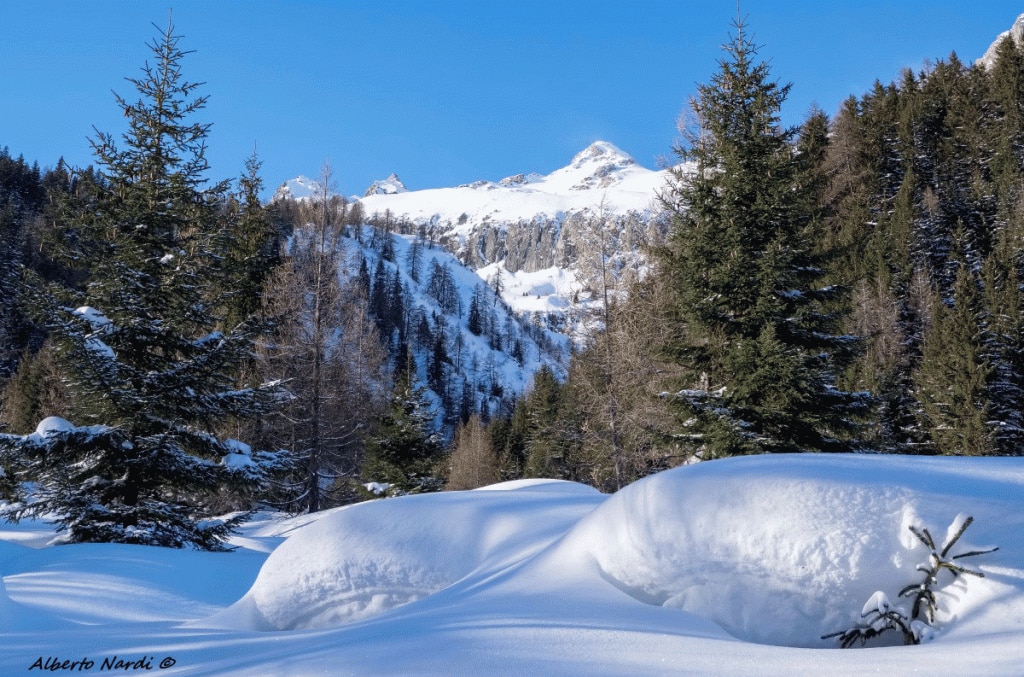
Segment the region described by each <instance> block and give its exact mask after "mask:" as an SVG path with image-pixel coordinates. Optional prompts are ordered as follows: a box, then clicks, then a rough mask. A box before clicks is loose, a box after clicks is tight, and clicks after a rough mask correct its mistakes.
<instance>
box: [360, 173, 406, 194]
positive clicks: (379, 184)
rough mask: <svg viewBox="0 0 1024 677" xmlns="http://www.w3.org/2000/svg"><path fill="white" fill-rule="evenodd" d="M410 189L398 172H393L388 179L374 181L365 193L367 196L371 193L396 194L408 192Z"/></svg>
mask: <svg viewBox="0 0 1024 677" xmlns="http://www.w3.org/2000/svg"><path fill="white" fill-rule="evenodd" d="M408 190H409V189H408V188H406V187H405V184H404V183H402V180H401V179H399V178H398V174H394V173H393V174H391V176H389V177H388V178H386V179H381V180H379V181H374V182H373V184H372V185H371V186H370V187H369V188H367V189H366V192H365V193H364V194H363V195H364V196H367V197H368V196H370V195H395V194H397V193H405V192H408Z"/></svg>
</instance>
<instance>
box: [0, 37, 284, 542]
mask: <svg viewBox="0 0 1024 677" xmlns="http://www.w3.org/2000/svg"><path fill="white" fill-rule="evenodd" d="M179 44H180V36H178V35H175V33H174V29H173V26H172V25H168V27H167V29H166V30H164V31H161V32H160V34H159V36H158V37H157V38H156V39H155V40H154V41H153V42H152V43H150V48H151V50H152V53H153V58H154V61H153V63H147V64H146V65H145V66H144V68H143V71H142V76H141V77H139V78H132V79H129V82H131V83H132V85H133V86H134V87H135V89H136V91H137V92H138V95H139V99H138V101H137V102H129V101H127V100H125V99H123V98H121V97H120V96H117V99H116V100H117V103H118V105H119V107H120V108H121V109H122V111H123V112H124V117H125V118H126V119H127V121H128V131H127V132H126V133H125V134H124V135H123V137H122V142H123V145H121V146H119V145H118V144H117V143H116V142H115V139H114V138H113V137H112V136H111V135H109V134H99V135H98V137H97V139H96V140H95V141H94V142H93V149H94V152H95V154H96V158H97V161H98V162H99V164H100V166H101V167H102V168H103V172H102V180H101V181H100V182H99V184H98V185H97V187H96V189H97V191H98V193H97V195H96V197H95V205H94V206H93V207H94V208H90V209H88V210H83V211H80V212H78V213H74V214H70V215H69V216H68V218H67V219H66V220H65V222H66V223H68V224H69V225H68V229H67V232H65V242H66V243H67V250H66V251H65V256H66V257H67V258H68V259H75V260H78V261H88V262H89V264H90V270H89V277H88V280H87V284H86V286H85V290H84V293H83V294H81V295H79V296H77V297H73V298H60V297H61V296H65V294H64V293H63V290H53V296H51V297H45V298H40V299H39V300H38V302H39V304H40V305H41V306H43V307H45V308H46V309H47V310H46V317H45V321H46V325H47V328H48V329H49V331H50V332H51V335H52V336H53V337H54V341H55V346H56V348H57V350H58V355H59V357H60V358H61V361H62V364H63V365H64V368H65V370H66V373H68V375H69V377H70V386H71V388H72V394H73V396H74V397H73V405H74V406H73V411H72V414H73V416H74V417H75V418H76V419H77V420H78V421H79V422H80V423H83V424H85V425H82V426H78V427H76V426H73V425H71V424H69V423H67V422H66V421H63V422H62V421H54V420H52V419H51V420H48V422H44V423H45V425H44V424H41V428H40V431H39V433H37V434H34V435H29V436H25V437H16V436H5V437H3V438H0V449H2V452H3V453H4V454H5V455H6V456H7V457H8V458H11V459H12V460H13V463H14V467H15V469H16V473H17V476H18V478H19V479H20V480H21V481H31V482H34V483H35V486H36V488H35V490H34V495H33V501H32V502H31V503H21V504H17V505H15V506H13V507H12V508H11V509H10V510H9V511H8V513H7V516H8V517H13V518H16V519H18V518H22V517H32V516H39V515H52V516H55V518H56V522H57V524H58V526H59V527H60V528H61V529H63V530H65V531H66V540H68V541H72V542H82V541H118V542H126V543H142V544H152V545H164V546H172V547H184V546H187V545H192V546H196V547H201V548H208V549H219V548H221V547H223V538H224V537H225V536H226V535H227V534H228V533H230V531H231V529H232V528H233V526H234V524H235V523H236V522H237V520H218V519H214V518H213V517H214V516H213V514H211V509H210V507H209V499H210V497H212V496H214V495H216V494H218V493H220V492H223V491H225V490H228V491H234V492H239V491H251V490H256V489H259V488H260V487H261V486H263V484H264V482H265V480H266V478H267V474H268V472H270V471H271V470H273V469H275V468H277V467H279V466H280V464H281V462H282V461H283V456H282V455H279V454H271V453H265V452H253V451H252V450H250V449H249V448H248V447H247V445H245V444H243V443H241V442H236V441H233V440H222V439H218V437H216V436H215V435H214V434H213V433H212V432H211V431H212V430H213V429H214V428H215V427H216V426H218V425H220V424H222V423H223V422H224V421H226V420H230V419H233V418H245V417H247V416H251V415H254V414H256V413H260V412H265V411H267V410H269V409H270V408H271V407H272V406H274V405H275V403H276V400H277V399H278V398H279V397H280V393H281V390H280V387H279V386H278V385H277V384H275V383H265V384H262V385H260V386H257V387H253V388H244V387H241V388H240V387H237V385H236V383H235V380H234V379H235V376H236V373H237V369H238V366H239V365H240V364H241V363H242V362H243V361H245V360H247V359H248V358H249V356H250V355H251V350H252V344H253V339H254V330H253V327H252V326H251V325H249V324H248V323H245V322H243V323H242V324H240V325H238V326H236V327H233V328H226V329H224V330H223V331H221V330H219V329H218V324H219V318H218V317H217V315H216V314H215V307H214V301H213V300H212V298H211V297H212V294H211V293H210V292H211V291H212V289H213V287H214V285H215V284H216V283H217V282H218V281H219V280H220V279H222V278H221V273H220V269H219V266H220V264H221V262H222V261H223V260H224V252H223V251H222V250H219V249H218V247H217V244H218V237H217V236H218V234H219V233H220V232H221V231H222V227H221V225H220V219H221V218H222V214H223V205H224V203H225V201H226V193H227V190H228V184H227V182H219V183H216V184H214V185H212V186H206V179H205V178H204V175H205V172H206V170H207V163H206V159H205V141H206V136H207V132H208V129H209V125H207V124H201V123H198V122H194V121H192V117H193V116H194V114H196V113H197V112H199V111H200V110H201V109H202V108H203V107H204V105H205V103H206V97H204V96H195V95H194V90H195V88H196V87H197V85H196V84H195V83H192V82H189V81H187V80H185V79H184V78H183V76H182V73H181V62H182V59H183V57H184V56H185V54H186V52H184V51H182V49H181V47H180V46H179ZM54 297H58V298H54Z"/></svg>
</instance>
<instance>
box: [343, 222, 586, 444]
mask: <svg viewBox="0 0 1024 677" xmlns="http://www.w3.org/2000/svg"><path fill="white" fill-rule="evenodd" d="M356 231H357V233H356V237H355V238H345V240H344V244H343V246H344V248H345V249H346V251H347V252H349V253H350V254H351V253H355V254H356V257H355V258H352V257H351V256H349V257H345V259H346V262H345V263H344V264H343V266H342V269H341V270H340V271H339V273H340V274H341V275H342V276H343V277H347V278H352V277H354V276H355V275H357V274H358V273H357V271H358V269H359V268H360V267H361V265H360V262H361V261H365V266H366V268H365V270H366V272H367V273H369V274H371V275H372V277H373V279H372V288H371V290H370V291H371V298H372V294H373V293H374V292H376V290H377V285H379V284H383V285H385V287H386V288H389V289H393V288H394V287H395V286H396V285H398V286H400V287H401V290H402V291H401V298H402V303H403V305H404V318H403V322H402V325H403V327H404V328H405V329H404V330H402V331H404V332H405V334H406V336H407V340H408V344H409V346H410V347H411V349H412V351H413V357H414V358H415V367H416V376H417V381H418V382H419V383H421V384H423V385H424V386H426V387H427V388H428V390H429V391H430V393H431V399H432V401H433V404H434V405H436V406H437V414H438V417H439V418H438V423H439V424H444V425H449V424H451V422H452V421H453V420H454V419H455V418H456V417H457V415H458V414H459V413H460V411H461V413H463V414H472V413H482V414H483V415H484V416H485V418H486V417H489V416H493V415H495V414H497V413H498V412H499V411H501V410H502V409H503V407H504V406H507V405H509V404H510V403H511V402H512V401H514V400H515V399H516V398H517V397H518V396H519V395H521V394H522V393H523V392H524V391H525V390H526V389H527V387H528V386H529V384H530V383H531V382H532V380H533V375H534V373H536V372H537V370H538V369H540V368H541V367H542V366H546V367H547V368H549V369H551V370H552V371H553V372H554V373H555V374H558V375H562V374H564V365H565V362H566V360H567V357H568V352H569V345H568V341H567V339H566V337H565V336H564V335H561V334H558V333H554V332H550V331H547V330H546V329H544V328H542V327H540V326H538V325H537V324H535V323H531V322H528V321H527V320H526V319H524V318H523V316H522V315H521V314H519V313H516V312H514V311H513V309H512V308H510V307H509V306H508V305H507V304H505V303H503V302H501V300H500V299H497V298H496V297H495V293H494V290H493V289H492V288H491V287H490V286H488V283H487V281H485V280H484V279H482V278H481V277H480V275H479V274H478V273H476V272H474V271H472V270H469V269H467V268H466V267H465V266H463V265H462V264H460V263H459V261H458V260H457V259H456V258H455V257H454V256H453V255H452V254H451V253H449V252H447V251H445V250H443V249H441V248H439V247H436V246H431V245H430V244H429V243H427V244H425V243H424V241H423V240H421V239H419V238H417V237H416V236H413V235H397V234H392V235H391V236H390V238H391V243H390V245H389V246H387V247H385V248H384V249H386V251H387V252H388V253H387V254H382V252H381V251H379V250H378V249H377V248H376V247H375V243H374V240H375V238H374V236H373V235H372V234H371V233H369V232H368V231H369V229H368V228H365V227H361V228H358V229H356ZM492 284H493V281H492ZM371 305H372V301H371ZM399 334H401V331H400V330H397V329H396V330H394V335H392V336H386V337H385V338H386V340H387V341H388V343H389V344H394V343H395V340H396V339H397V335H399ZM432 373H433V374H434V375H435V376H434V377H433V378H432V377H431V374H432Z"/></svg>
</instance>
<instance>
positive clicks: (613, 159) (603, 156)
mask: <svg viewBox="0 0 1024 677" xmlns="http://www.w3.org/2000/svg"><path fill="white" fill-rule="evenodd" d="M586 164H599V165H614V166H616V167H619V168H621V167H628V166H630V165H635V164H636V160H634V159H633V156H631V155H630V154H629V153H627V152H626V151H624V150H621V149H620V148H619V147H618V146H616V145H615V144H613V143H609V142H608V141H595V142H594V143H592V144H590V145H589V146H587V147H586V148H584V149H583V150H581V151H580V152H579V153H577V154H576V156H575V157H573V159H572V162H571V163H570V166H571V167H582V166H583V165H586Z"/></svg>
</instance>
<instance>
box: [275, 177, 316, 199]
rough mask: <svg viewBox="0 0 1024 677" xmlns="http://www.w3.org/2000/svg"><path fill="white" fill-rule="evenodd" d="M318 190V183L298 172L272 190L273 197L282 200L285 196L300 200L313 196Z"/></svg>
mask: <svg viewBox="0 0 1024 677" xmlns="http://www.w3.org/2000/svg"><path fill="white" fill-rule="evenodd" d="M318 190H319V185H318V183H317V181H316V180H315V179H311V178H309V177H308V176H303V175H302V174H300V175H298V176H296V177H295V178H294V179H289V180H287V181H285V182H284V183H282V184H281V185H280V186H278V188H277V190H276V191H274V198H273V199H274V200H284V199H286V198H292V199H295V200H302V199H305V198H310V197H313V196H314V195H316V194H317V192H318Z"/></svg>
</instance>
